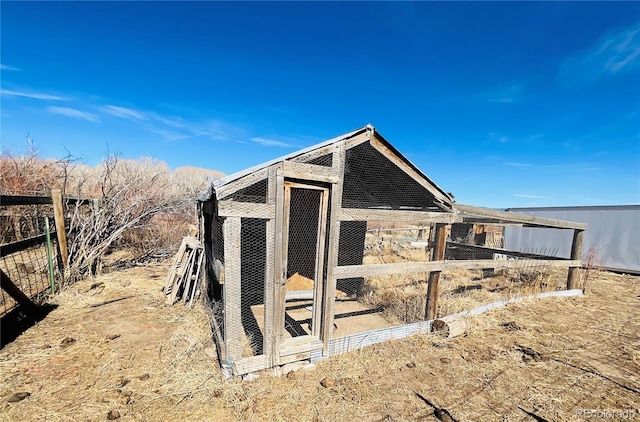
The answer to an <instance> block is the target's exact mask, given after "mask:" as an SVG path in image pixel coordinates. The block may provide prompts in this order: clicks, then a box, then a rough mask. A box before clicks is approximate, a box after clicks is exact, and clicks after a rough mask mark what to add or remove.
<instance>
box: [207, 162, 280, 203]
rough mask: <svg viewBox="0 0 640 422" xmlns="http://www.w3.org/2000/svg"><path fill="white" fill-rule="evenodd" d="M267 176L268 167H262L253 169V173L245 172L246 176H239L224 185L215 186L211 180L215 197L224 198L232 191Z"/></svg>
mask: <svg viewBox="0 0 640 422" xmlns="http://www.w3.org/2000/svg"><path fill="white" fill-rule="evenodd" d="M267 177H269V167H265V168H263V169H260V170H257V171H255V172H254V173H250V174H247V175H246V176H244V177H241V178H240V179H238V180H234V181H233V182H229V183H227V184H226V185H222V186H217V187H216V186H215V183H216V182H213V183H214V186H213V189H214V190H215V192H216V197H218V198H220V199H224V198H226V197H227V196H229V195H231V194H232V193H234V192H237V191H239V190H240V189H244V188H246V187H248V186H251V185H253V184H255V183H258V182H259V181H261V180H263V179H266V178H267Z"/></svg>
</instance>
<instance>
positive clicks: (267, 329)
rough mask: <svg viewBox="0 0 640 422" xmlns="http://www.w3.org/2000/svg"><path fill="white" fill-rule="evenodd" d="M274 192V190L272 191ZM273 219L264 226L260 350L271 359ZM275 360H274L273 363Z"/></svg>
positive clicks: (272, 349) (273, 303) (272, 329)
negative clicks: (265, 260)
mask: <svg viewBox="0 0 640 422" xmlns="http://www.w3.org/2000/svg"><path fill="white" fill-rule="evenodd" d="M274 194H275V192H274ZM274 242H275V220H269V221H267V227H266V258H267V262H266V265H265V270H264V332H263V344H262V350H263V351H264V354H265V355H266V356H267V358H269V359H272V358H273V356H274V353H275V348H276V347H277V345H276V343H275V338H274V314H273V312H274V309H275V308H276V306H275V297H274V296H275V287H276V286H275V283H276V281H275V273H274V269H275V265H274V259H273V257H274V254H273V251H274V246H275V245H274ZM276 362H277V361H274V362H273V363H274V365H275V363H276Z"/></svg>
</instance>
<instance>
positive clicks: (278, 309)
mask: <svg viewBox="0 0 640 422" xmlns="http://www.w3.org/2000/svg"><path fill="white" fill-rule="evenodd" d="M275 193H276V218H275V222H274V226H275V233H274V245H273V282H272V284H271V285H272V288H273V306H272V311H271V312H272V315H271V316H270V318H271V319H272V321H273V324H272V327H273V334H272V338H273V344H272V346H271V353H272V355H271V356H270V359H272V361H273V362H275V363H276V364H277V362H279V361H280V343H281V342H282V340H283V339H284V301H285V292H284V290H285V283H286V274H285V272H286V266H285V265H284V254H283V242H284V237H285V236H286V235H287V234H286V233H285V221H284V213H285V204H284V201H285V199H284V176H276V191H275ZM267 312H269V310H266V309H265V313H267ZM265 317H266V315H265Z"/></svg>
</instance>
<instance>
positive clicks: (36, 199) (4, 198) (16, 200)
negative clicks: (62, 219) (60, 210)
mask: <svg viewBox="0 0 640 422" xmlns="http://www.w3.org/2000/svg"><path fill="white" fill-rule="evenodd" d="M52 203H53V202H52V200H51V197H50V196H25V195H0V206H3V207H6V206H9V205H40V204H52Z"/></svg>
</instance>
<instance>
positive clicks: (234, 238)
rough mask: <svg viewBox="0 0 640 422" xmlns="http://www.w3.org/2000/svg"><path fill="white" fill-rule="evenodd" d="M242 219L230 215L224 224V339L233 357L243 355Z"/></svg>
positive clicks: (230, 355) (228, 356)
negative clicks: (241, 302)
mask: <svg viewBox="0 0 640 422" xmlns="http://www.w3.org/2000/svg"><path fill="white" fill-rule="evenodd" d="M241 225H242V220H241V219H240V217H228V218H227V219H226V220H225V222H224V224H223V226H222V231H223V233H224V262H225V283H224V285H223V289H224V340H225V346H226V350H227V352H226V356H227V358H231V359H240V358H241V357H242V332H243V331H242V314H241V308H240V306H241V304H240V300H241V293H242V292H241V272H240V263H241V260H240V258H241V257H240V255H241V254H240V240H241V239H240V236H241Z"/></svg>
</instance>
